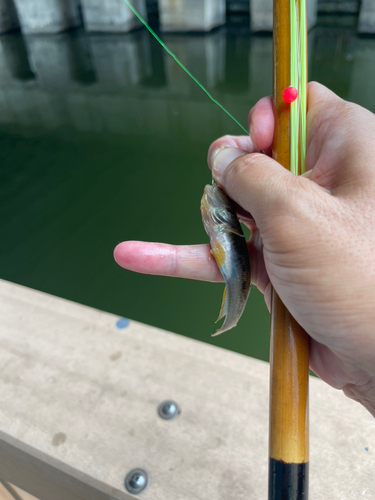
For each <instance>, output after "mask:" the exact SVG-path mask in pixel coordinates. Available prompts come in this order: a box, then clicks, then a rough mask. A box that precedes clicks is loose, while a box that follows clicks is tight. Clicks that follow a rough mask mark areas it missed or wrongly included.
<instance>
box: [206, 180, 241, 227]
mask: <svg viewBox="0 0 375 500" xmlns="http://www.w3.org/2000/svg"><path fill="white" fill-rule="evenodd" d="M201 214H202V220H203V225H204V228H205V230H206V233H207V234H208V235H209V236H211V235H212V233H215V232H220V231H222V230H223V229H224V228H225V227H237V226H238V220H237V216H236V214H235V211H234V208H233V205H232V202H231V201H230V200H229V198H228V197H227V196H226V195H225V194H224V193H223V191H222V190H221V189H220V188H219V186H218V185H217V184H216V182H213V183H212V185H211V184H207V186H206V187H205V188H204V191H203V196H202V200H201Z"/></svg>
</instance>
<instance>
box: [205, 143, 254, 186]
mask: <svg viewBox="0 0 375 500" xmlns="http://www.w3.org/2000/svg"><path fill="white" fill-rule="evenodd" d="M244 154H246V153H245V152H244V151H242V150H241V149H237V148H228V147H226V146H225V147H224V148H219V149H215V150H214V151H213V152H212V155H211V158H210V166H211V170H212V175H213V177H214V179H216V180H220V178H221V177H222V175H223V173H224V171H225V169H226V168H227V167H228V165H230V164H231V163H232V161H234V160H235V159H236V158H238V157H239V156H243V155H244Z"/></svg>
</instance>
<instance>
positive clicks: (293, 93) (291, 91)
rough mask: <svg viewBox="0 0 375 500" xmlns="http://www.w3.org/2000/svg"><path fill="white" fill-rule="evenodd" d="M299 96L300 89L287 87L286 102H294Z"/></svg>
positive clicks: (284, 94)
mask: <svg viewBox="0 0 375 500" xmlns="http://www.w3.org/2000/svg"><path fill="white" fill-rule="evenodd" d="M297 97H298V90H297V89H295V88H294V87H287V88H286V89H285V90H284V92H283V99H284V101H285V102H288V103H291V102H294V101H295V100H296V99H297Z"/></svg>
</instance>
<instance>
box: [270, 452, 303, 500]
mask: <svg viewBox="0 0 375 500" xmlns="http://www.w3.org/2000/svg"><path fill="white" fill-rule="evenodd" d="M268 477H269V483H268V500H308V491H309V489H308V481H309V463H308V462H307V463H303V464H287V463H285V462H282V461H281V460H275V459H274V458H270V462H269V476H268Z"/></svg>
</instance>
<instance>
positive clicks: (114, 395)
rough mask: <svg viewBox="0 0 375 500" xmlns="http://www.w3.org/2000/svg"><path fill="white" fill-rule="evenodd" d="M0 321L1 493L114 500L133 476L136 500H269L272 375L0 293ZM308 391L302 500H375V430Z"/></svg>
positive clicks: (355, 410) (351, 411)
mask: <svg viewBox="0 0 375 500" xmlns="http://www.w3.org/2000/svg"><path fill="white" fill-rule="evenodd" d="M0 318H1V328H0V366H1V371H0V400H1V402H2V404H1V405H0V432H1V434H0V477H2V478H3V479H4V480H6V481H9V482H11V483H12V484H15V485H17V486H18V487H20V488H22V489H23V490H25V491H27V492H29V493H30V494H32V495H35V496H36V497H37V498H39V499H40V500H51V498H53V500H74V499H77V500H78V499H90V500H95V499H98V500H102V499H119V500H120V499H130V498H133V496H131V495H130V494H128V493H127V492H126V490H125V488H124V478H125V476H126V474H127V472H128V471H129V470H130V469H132V468H134V467H142V468H144V469H146V470H147V471H148V472H149V474H150V477H151V483H150V486H149V488H148V489H147V490H146V491H144V492H143V493H142V494H141V495H140V496H139V498H142V499H145V500H151V499H152V500H159V499H160V500H161V499H163V500H172V499H173V500H190V499H191V500H192V499H194V500H200V499H202V500H203V499H204V500H206V499H207V498H212V499H215V500H224V499H225V500H231V499H233V500H234V499H236V500H242V499H243V500H245V499H246V500H248V499H249V498H255V499H258V498H259V499H260V498H266V492H267V465H268V453H267V452H268V443H267V441H268V428H267V427H268V417H267V414H268V371H269V367H268V364H267V363H264V362H262V361H259V360H255V359H252V358H249V357H246V356H242V355H240V354H236V353H233V352H229V351H226V350H224V349H220V348H217V347H214V346H211V345H207V344H204V343H201V342H198V341H194V340H191V339H187V338H184V337H182V336H179V335H175V334H172V333H169V332H165V331H162V330H160V329H157V328H154V327H151V326H147V325H143V324H140V323H137V322H135V321H130V322H129V325H128V326H127V327H126V328H119V327H123V326H125V325H126V322H120V323H119V324H118V326H117V322H118V320H119V318H118V317H116V316H114V315H112V314H108V313H105V312H101V311H97V310H94V309H91V308H88V307H84V306H81V305H78V304H74V303H72V302H69V301H66V300H62V299H59V298H56V297H52V296H50V295H47V294H43V293H40V292H36V291H34V290H30V289H27V288H24V287H21V286H19V285H14V284H11V283H8V282H5V281H0ZM255 334H259V333H257V332H254V335H255ZM264 334H267V332H264ZM207 335H208V334H207ZM310 390H311V400H310V402H311V461H310V465H311V498H314V499H315V500H319V499H323V498H324V499H327V498H329V499H330V500H336V499H337V500H341V499H343V498H345V500H351V499H357V498H364V499H366V500H368V499H375V474H374V471H375V436H374V433H375V425H374V419H373V418H372V417H371V415H370V414H369V413H368V412H367V411H366V410H365V409H364V408H362V407H361V406H360V405H359V404H357V403H355V402H353V401H350V400H349V399H347V398H345V396H344V395H343V394H342V393H341V392H339V391H335V390H334V389H331V388H330V387H328V386H327V385H325V384H324V383H322V382H321V381H319V380H317V379H315V378H312V379H311V385H310ZM168 398H171V399H174V400H175V401H177V402H178V404H179V405H180V407H181V414H180V415H179V416H178V417H177V418H176V419H174V420H170V421H166V420H162V419H161V418H160V417H159V416H158V415H157V406H158V404H159V402H161V401H162V400H165V399H168Z"/></svg>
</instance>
